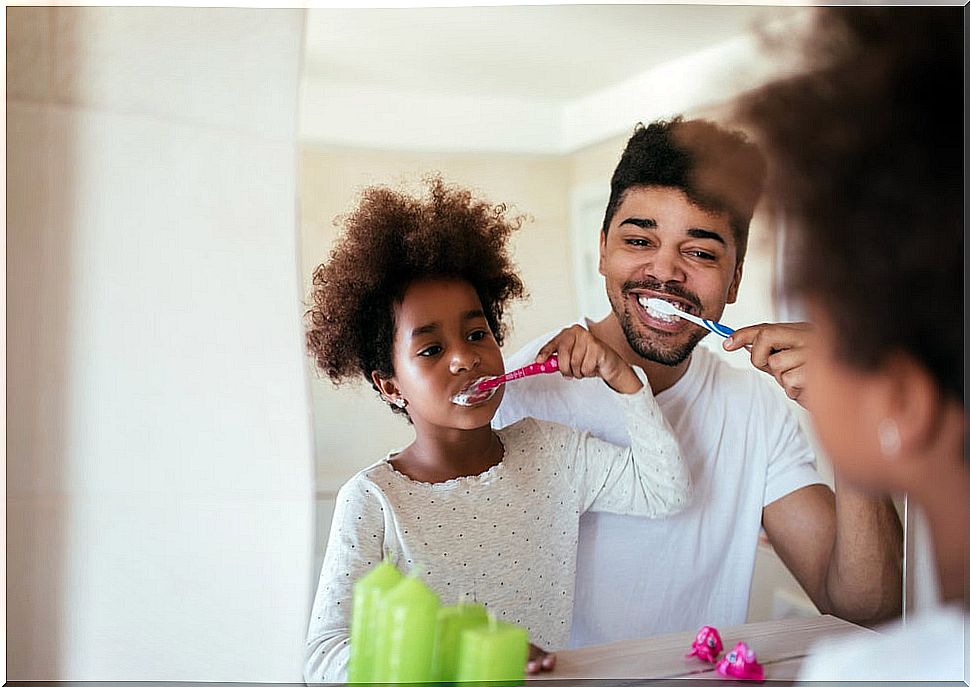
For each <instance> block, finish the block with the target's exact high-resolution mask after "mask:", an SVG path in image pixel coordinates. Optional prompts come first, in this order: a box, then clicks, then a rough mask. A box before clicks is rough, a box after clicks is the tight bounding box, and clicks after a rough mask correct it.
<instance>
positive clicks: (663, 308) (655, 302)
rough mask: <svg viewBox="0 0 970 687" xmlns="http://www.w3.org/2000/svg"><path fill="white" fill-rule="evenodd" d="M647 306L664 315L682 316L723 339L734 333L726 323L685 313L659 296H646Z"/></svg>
mask: <svg viewBox="0 0 970 687" xmlns="http://www.w3.org/2000/svg"><path fill="white" fill-rule="evenodd" d="M647 307H648V308H652V309H653V310H656V311H657V312H662V313H663V314H665V315H674V316H676V317H682V318H684V319H685V320H687V321H688V322H693V323H694V324H699V325H700V326H702V327H704V328H705V329H709V330H711V331H712V332H714V333H715V334H717V335H718V336H723V337H724V338H725V339H726V338H728V337H729V336H731V335H732V334H733V333H734V330H733V329H731V328H730V327H728V326H727V325H726V324H721V323H720V322H711V321H710V320H705V319H704V318H702V317H695V316H694V315H690V314H688V313H685V312H684V311H683V310H680V309H679V308H677V306H675V305H673V304H671V303H668V302H667V301H664V300H661V299H659V298H648V299H647Z"/></svg>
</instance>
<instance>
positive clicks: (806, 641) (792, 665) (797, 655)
mask: <svg viewBox="0 0 970 687" xmlns="http://www.w3.org/2000/svg"><path fill="white" fill-rule="evenodd" d="M698 629H700V628H698ZM718 631H719V632H720V634H721V639H722V640H723V642H724V652H727V651H730V650H731V649H733V648H734V645H735V644H737V643H738V642H739V641H742V640H743V641H745V642H747V644H748V646H749V647H750V648H751V649H753V650H754V651H755V652H756V653H757V655H758V662H759V663H761V665H763V666H764V667H765V679H767V680H794V679H795V678H796V677H797V676H798V671H799V669H800V667H801V663H802V659H803V658H804V657H805V655H806V654H807V653H808V649H809V647H810V646H811V645H812V644H813V643H814V642H815V641H816V640H818V639H821V638H823V637H832V636H836V635H840V634H845V635H851V636H857V635H860V634H863V635H864V634H869V633H871V632H873V631H872V630H868V629H866V628H864V627H860V626H858V625H853V624H852V623H849V622H846V621H845V620H840V619H839V618H836V617H834V616H831V615H822V616H817V617H814V618H797V619H791V620H770V621H767V622H761V623H749V624H747V625H738V626H736V627H729V628H718ZM695 634H697V630H694V631H692V632H679V633H675V634H670V635H662V636H658V637H648V638H646V639H632V640H628V641H624V642H616V643H614V644H601V645H598V646H590V647H584V648H582V649H569V650H566V651H560V652H558V654H557V658H556V669H555V670H554V671H552V672H551V673H543V674H541V675H535V676H530V678H529V680H528V682H539V681H543V682H544V681H546V680H569V679H659V678H673V677H681V678H683V677H690V678H697V679H706V678H712V679H723V678H722V677H721V676H720V675H718V674H717V673H716V672H715V670H714V665H713V664H711V663H706V662H704V661H700V660H698V659H697V658H684V654H686V653H687V652H688V651H689V650H690V645H691V642H693V641H694V635H695ZM723 655H724V653H723V652H722V653H721V656H723Z"/></svg>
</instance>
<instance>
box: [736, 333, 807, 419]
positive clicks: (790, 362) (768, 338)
mask: <svg viewBox="0 0 970 687" xmlns="http://www.w3.org/2000/svg"><path fill="white" fill-rule="evenodd" d="M813 336H814V327H812V325H810V324H808V323H807V322H792V323H790V324H755V325H752V326H750V327H742V328H741V329H738V330H737V331H735V332H734V334H732V335H731V337H730V338H728V339H725V340H724V344H723V346H724V350H726V351H736V350H738V349H739V348H742V347H745V348H748V349H749V350H750V351H751V364H752V365H754V366H755V367H756V368H758V369H759V370H761V371H762V372H767V373H768V374H770V375H771V376H772V377H774V378H775V380H776V381H777V382H778V384H780V385H781V388H782V389H784V390H785V393H786V394H788V398H790V399H792V400H793V401H796V402H797V403H798V404H799V405H801V406H804V405H805V399H804V397H803V395H804V392H805V361H806V360H807V359H808V352H809V348H810V347H811V341H812V337H813Z"/></svg>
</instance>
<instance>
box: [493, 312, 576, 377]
mask: <svg viewBox="0 0 970 687" xmlns="http://www.w3.org/2000/svg"><path fill="white" fill-rule="evenodd" d="M573 324H576V322H567V323H565V324H563V325H562V327H559V328H558V329H552V330H549V331H548V332H545V333H544V334H540V335H539V336H537V337H536V338H534V339H532V340H531V341H529V342H528V343H526V344H525V345H523V346H522V347H520V348H519V349H518V350H516V351H515V352H514V353H512V354H511V355H507V356H503V357H504V358H505V370H506V371H509V370H514V369H516V368H519V367H522V366H523V365H528V364H529V363H531V362H533V361H534V360H535V357H536V353H538V352H539V349H540V348H542V346H543V344H545V343H546V342H547V341H549V340H550V339H551V338H552V337H554V336H555V335H556V334H558V333H559V332H560V331H562V330H563V329H564V328H566V327H569V326H571V325H573Z"/></svg>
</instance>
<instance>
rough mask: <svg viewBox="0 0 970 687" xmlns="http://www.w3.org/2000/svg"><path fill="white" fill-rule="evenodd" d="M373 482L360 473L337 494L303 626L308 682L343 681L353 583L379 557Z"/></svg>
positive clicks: (379, 518) (379, 520) (380, 520)
mask: <svg viewBox="0 0 970 687" xmlns="http://www.w3.org/2000/svg"><path fill="white" fill-rule="evenodd" d="M383 515H384V513H383V506H382V504H381V500H380V498H379V491H378V489H377V487H376V486H375V485H374V484H373V483H371V482H370V481H369V480H367V479H366V478H364V477H362V476H361V475H358V476H356V477H354V478H353V479H351V480H350V481H349V482H347V483H346V484H345V485H344V486H343V487H341V488H340V491H339V492H338V493H337V504H336V507H335V508H334V514H333V522H332V524H331V526H330V538H329V540H328V542H327V551H326V554H325V556H324V559H323V566H322V567H321V569H320V581H319V582H318V584H317V593H316V597H315V598H314V601H313V612H312V613H311V614H310V624H309V628H308V630H307V641H306V663H305V665H304V668H303V679H304V680H305V681H306V682H307V683H320V682H345V681H346V679H347V661H348V659H349V658H350V610H351V609H350V606H351V599H352V597H353V586H354V582H356V581H357V580H358V579H359V578H360V577H362V576H363V575H366V574H367V573H368V572H369V571H370V570H371V569H373V567H374V566H376V565H377V564H378V563H379V562H380V561H381V560H382V558H383V547H384V517H383Z"/></svg>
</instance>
